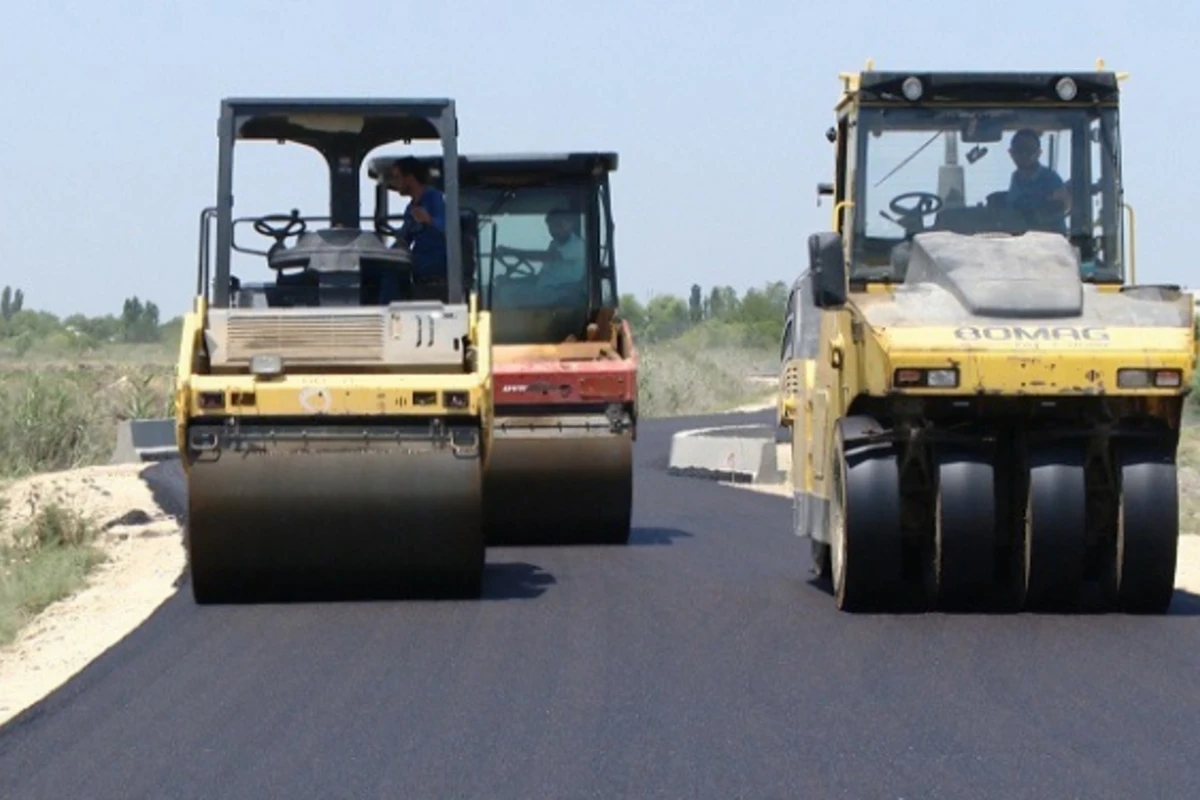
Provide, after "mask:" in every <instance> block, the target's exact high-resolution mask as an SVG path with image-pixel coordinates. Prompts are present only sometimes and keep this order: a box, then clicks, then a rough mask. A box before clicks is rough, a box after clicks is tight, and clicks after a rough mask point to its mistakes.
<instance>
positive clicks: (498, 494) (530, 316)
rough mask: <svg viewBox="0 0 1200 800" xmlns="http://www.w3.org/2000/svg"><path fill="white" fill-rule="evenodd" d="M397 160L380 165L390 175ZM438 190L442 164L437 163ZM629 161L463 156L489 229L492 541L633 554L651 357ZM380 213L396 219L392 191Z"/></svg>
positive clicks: (464, 185)
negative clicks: (642, 374) (619, 261)
mask: <svg viewBox="0 0 1200 800" xmlns="http://www.w3.org/2000/svg"><path fill="white" fill-rule="evenodd" d="M394 161H395V159H394V158H392V157H381V158H378V159H373V160H372V162H371V166H370V172H369V174H370V175H372V176H374V177H376V178H378V177H379V176H382V175H386V174H387V173H388V171H389V170H390V169H391V165H392V164H393V163H394ZM426 163H427V164H428V166H429V170H430V174H431V175H432V176H433V180H434V182H435V183H436V182H437V181H438V180H439V179H440V178H439V176H442V175H443V173H442V164H441V160H440V159H436V158H429V159H426ZM616 169H617V154H616V153H611V152H567V153H545V154H519V153H504V154H492V155H475V154H472V155H463V156H460V157H459V165H458V176H459V182H460V185H461V191H460V197H461V201H462V205H463V207H464V209H465V210H466V211H467V212H469V213H471V214H473V215H475V217H476V219H477V220H478V222H477V224H478V231H479V260H478V273H477V278H476V285H477V286H478V291H479V296H480V301H481V303H482V305H483V308H484V309H485V310H487V311H488V312H489V313H490V318H491V321H492V327H491V330H492V334H493V357H492V400H493V403H494V408H495V414H496V417H495V425H494V429H493V440H492V445H491V452H490V455H489V459H488V470H487V474H486V475H485V476H484V498H485V503H484V507H485V512H484V514H485V522H486V527H487V542H488V544H489V545H567V544H615V545H620V544H625V543H627V542H628V540H629V535H630V523H631V514H632V508H633V442H634V440H635V438H636V436H637V375H638V359H637V350H636V348H635V346H634V341H633V331H632V330H631V328H630V325H629V323H628V321H626V320H622V319H620V318H619V317H618V316H617V312H618V301H617V298H618V289H617V269H616V259H615V254H614V243H613V229H614V224H613V215H612V200H611V188H610V182H609V176H610V174H611V173H612V172H614V171H615V170H616ZM376 195H377V212H376V213H377V214H379V215H381V216H386V215H387V199H388V192H387V190H386V186H385V185H383V184H380V185H379V188H378V189H377V192H376Z"/></svg>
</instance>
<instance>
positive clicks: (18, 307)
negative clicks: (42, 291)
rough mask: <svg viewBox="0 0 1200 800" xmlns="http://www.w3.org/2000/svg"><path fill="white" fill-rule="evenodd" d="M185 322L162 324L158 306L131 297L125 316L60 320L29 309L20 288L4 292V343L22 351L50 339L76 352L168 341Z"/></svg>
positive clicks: (0, 338)
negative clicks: (6, 342)
mask: <svg viewBox="0 0 1200 800" xmlns="http://www.w3.org/2000/svg"><path fill="white" fill-rule="evenodd" d="M181 324H182V319H181V318H179V317H176V318H174V319H171V320H169V321H167V322H166V323H164V322H162V320H161V319H160V312H159V308H158V306H157V305H156V304H155V303H154V302H153V301H150V300H145V301H143V300H142V299H141V298H139V297H136V296H134V297H128V298H126V299H125V302H124V304H123V306H122V308H121V313H120V314H119V315H117V314H106V315H104V316H99V317H89V316H86V315H84V314H72V315H71V316H69V317H66V318H62V319H60V318H59V317H58V316H56V315H54V314H51V313H50V312H48V311H37V310H33V309H29V308H26V307H25V293H24V292H23V291H22V290H21V289H19V288H16V287H12V286H5V287H4V289H3V290H0V342H4V341H5V340H8V341H10V342H12V343H14V344H15V346H16V349H17V351H18V352H23V351H24V350H27V349H28V348H29V346H30V345H31V344H32V343H33V342H35V341H44V340H49V339H58V340H61V343H62V344H64V345H67V346H69V347H70V348H71V349H76V350H89V349H94V348H96V347H99V346H100V345H103V344H152V343H158V342H164V341H166V340H168V339H169V338H170V336H171V334H172V332H173V331H174V330H178V329H179V327H180V326H181Z"/></svg>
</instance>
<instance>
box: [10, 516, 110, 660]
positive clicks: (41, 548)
mask: <svg viewBox="0 0 1200 800" xmlns="http://www.w3.org/2000/svg"><path fill="white" fill-rule="evenodd" d="M2 512H3V509H2V508H0V513H2ZM97 533H98V531H97V528H96V526H95V525H94V524H93V523H92V522H91V521H90V520H88V519H86V518H84V517H83V516H82V515H80V514H78V513H77V512H75V511H71V510H70V509H66V508H63V507H62V506H58V505H47V506H45V507H43V508H41V509H40V510H39V511H38V513H37V514H36V515H35V516H34V518H33V519H32V520H30V521H29V523H28V524H26V525H25V526H23V527H22V528H20V529H19V530H17V531H15V532H14V533H13V535H12V536H11V537H10V539H9V540H8V541H6V542H5V543H4V544H3V545H0V645H7V644H9V643H10V642H12V640H13V639H14V638H15V637H16V635H17V632H18V631H19V630H20V629H21V628H22V627H23V626H24V625H25V624H27V623H28V622H29V621H30V620H31V619H33V617H35V616H36V615H37V614H38V613H39V612H41V611H42V610H43V609H45V608H46V607H47V606H49V605H50V604H51V603H54V602H56V601H58V600H61V599H63V598H65V597H68V596H70V595H71V594H73V593H74V592H76V591H77V590H78V589H79V588H80V587H81V586H83V584H84V581H85V580H86V578H87V575H88V573H89V572H90V571H91V570H92V568H94V567H95V566H96V565H98V564H101V563H103V562H104V560H105V556H104V554H103V553H102V552H101V551H100V550H99V549H97V548H96V547H95V546H94V545H93V542H94V541H95V538H96V535H97Z"/></svg>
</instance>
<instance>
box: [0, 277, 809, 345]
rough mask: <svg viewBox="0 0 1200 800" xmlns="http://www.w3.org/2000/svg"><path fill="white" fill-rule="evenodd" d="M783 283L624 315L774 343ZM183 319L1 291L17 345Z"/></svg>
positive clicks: (115, 339)
mask: <svg viewBox="0 0 1200 800" xmlns="http://www.w3.org/2000/svg"><path fill="white" fill-rule="evenodd" d="M787 292H788V289H787V284H785V283H783V282H782V281H775V282H772V283H768V284H766V285H765V286H763V287H761V288H752V289H749V290H747V291H746V292H745V294H741V295H739V294H738V292H737V290H735V289H734V288H732V287H730V286H713V287H711V288H709V289H708V290H707V291H705V290H704V289H703V288H702V287H701V286H700V285H699V284H693V285H692V287H691V291H690V293H689V294H688V295H687V296H686V297H683V296H679V295H674V294H655V295H653V296H651V297H650V298H649V299H648V300H646V301H645V302H643V301H642V300H640V299H638V298H637V297H636V296H634V295H632V294H624V295H622V296H621V315H622V316H623V317H624V318H625V319H627V320H629V323H630V325H632V326H633V331H634V337H635V339H636V340H637V341H639V342H646V343H651V342H664V341H669V340H673V339H679V338H680V337H684V336H687V337H688V339H687V341H688V342H689V343H695V344H698V345H707V344H712V345H728V346H733V347H756V348H758V347H765V348H775V347H777V346H778V344H779V335H780V330H781V328H782V325H783V314H784V310H785V308H786V306H787ZM180 325H181V319H180V318H179V317H175V318H172V319H170V320H167V321H166V322H163V321H162V320H161V312H160V311H159V308H158V306H157V305H156V304H155V303H154V302H152V301H149V300H142V299H140V298H138V297H136V296H134V297H128V298H126V299H125V301H124V303H123V305H122V308H121V313H120V314H119V315H118V314H106V315H104V316H98V317H89V316H86V315H83V314H72V315H71V316H68V317H66V318H62V319H60V318H59V317H57V316H55V315H54V314H51V313H49V312H47V311H36V310H31V309H29V308H26V307H25V295H24V293H23V292H22V291H21V290H20V289H19V288H16V287H10V286H6V287H4V289H3V291H2V292H0V343H3V342H4V341H5V340H9V341H10V342H12V341H16V342H17V345H18V350H24V349H27V348H28V343H30V342H33V341H38V340H47V339H51V338H56V339H60V340H61V343H62V344H65V345H68V346H70V347H71V348H72V349H80V350H88V349H93V348H95V347H99V346H100V345H104V344H121V343H128V344H148V343H157V342H164V343H170V342H171V341H172V340H173V339H172V337H173V335H174V334H176V333H177V332H178V330H179V327H180Z"/></svg>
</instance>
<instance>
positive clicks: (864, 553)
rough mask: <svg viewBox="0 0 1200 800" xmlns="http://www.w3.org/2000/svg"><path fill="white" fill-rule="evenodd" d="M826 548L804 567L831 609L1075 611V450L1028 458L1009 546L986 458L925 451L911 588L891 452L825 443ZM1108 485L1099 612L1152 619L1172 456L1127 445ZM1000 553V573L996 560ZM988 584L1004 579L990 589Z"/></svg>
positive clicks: (1171, 520)
mask: <svg viewBox="0 0 1200 800" xmlns="http://www.w3.org/2000/svg"><path fill="white" fill-rule="evenodd" d="M835 447H836V450H835V457H834V460H833V465H832V466H833V469H832V475H831V477H832V490H831V491H832V497H831V498H830V504H829V509H830V510H829V519H828V527H827V530H828V532H829V542H828V543H819V542H815V541H814V542H813V545H814V547H813V559H814V567H815V568H816V570H817V571H818V573H819V574H820V575H821V576H822V577H825V578H828V579H830V580H831V581H832V584H833V591H834V596H835V598H836V601H837V605H838V607H839V608H840V609H843V610H847V611H888V610H893V609H897V608H902V607H905V606H906V605H910V604H913V603H915V604H917V605H920V606H921V607H924V608H930V607H932V608H937V609H942V610H964V609H978V608H981V607H993V608H995V607H999V608H1001V609H1004V610H1009V611H1019V610H1028V611H1063V610H1072V609H1078V608H1079V607H1080V603H1081V600H1082V598H1083V596H1084V594H1083V590H1084V588H1085V563H1086V557H1087V555H1088V551H1089V541H1088V522H1089V520H1088V515H1089V513H1091V512H1090V511H1089V508H1090V506H1089V498H1088V484H1087V480H1086V475H1085V461H1084V457H1083V452H1082V449H1081V448H1072V447H1070V446H1065V445H1063V444H1062V443H1057V444H1054V443H1052V444H1046V445H1043V446H1040V447H1033V448H1031V449H1030V450H1029V452H1028V456H1027V458H1026V460H1025V465H1024V477H1025V478H1026V479H1025V481H1024V485H1025V488H1026V491H1025V496H1024V507H1023V508H1019V507H1018V508H1017V509H1016V510H1017V511H1018V512H1019V513H1020V516H1021V524H1019V525H1018V531H1017V535H1016V536H1015V537H1013V539H1014V540H1015V541H1010V545H1011V546H1010V547H1009V548H1008V549H1007V550H1005V548H1004V547H1002V546H998V543H1000V542H1003V541H1005V534H1006V531H1005V529H1004V527H1003V525H1002V524H1001V523H1000V521H999V517H1000V515H998V514H997V507H998V502H997V490H996V487H997V480H996V472H995V467H994V464H993V463H992V460H991V459H990V458H989V457H988V456H987V455H982V454H980V453H977V452H972V451H971V450H969V449H955V448H946V449H940V450H937V451H935V461H934V463H935V468H936V482H937V483H936V485H937V488H936V493H935V510H934V517H935V520H934V533H933V536H932V541H931V542H930V543H929V545H928V546H926V547H924V548H923V549H922V552H921V553H920V561H921V564H920V567H919V574H920V576H921V578H920V579H919V580H918V581H915V583H916V585H915V586H914V585H913V584H914V581H913V580H912V578H911V571H910V572H906V571H905V569H904V565H905V556H906V553H905V549H906V548H905V543H904V537H903V534H902V527H901V514H902V502H901V488H900V487H901V481H900V457H899V449H898V447H897V446H896V445H894V444H890V443H875V444H869V445H863V446H860V447H851V448H850V449H847V448H846V446H845V445H844V443H843V440H842V438H841V435H840V434H839V436H838V437H837V440H836V445H835ZM1113 457H1114V462H1115V463H1114V467H1115V470H1114V471H1115V473H1116V477H1117V481H1118V486H1117V487H1115V489H1116V491H1117V497H1118V502H1117V504H1116V509H1115V516H1116V519H1115V521H1114V522H1115V524H1114V525H1113V527H1114V528H1115V534H1114V535H1113V536H1112V537H1111V541H1109V540H1106V544H1105V546H1104V547H1103V550H1102V552H1101V554H1100V564H1099V569H1098V577H1099V580H1098V581H1097V582H1096V583H1097V588H1098V597H1099V601H1100V607H1101V609H1103V610H1116V611H1122V612H1126V613H1141V614H1161V613H1165V612H1166V611H1167V609H1168V607H1169V606H1170V603H1171V599H1172V597H1173V595H1174V584H1175V569H1176V559H1177V546H1178V536H1179V508H1178V486H1177V477H1176V467H1175V462H1174V450H1173V448H1168V447H1164V446H1162V445H1160V444H1157V443H1155V442H1138V441H1131V442H1130V443H1128V444H1127V445H1126V444H1124V443H1122V444H1121V445H1120V446H1118V447H1115V448H1114V451H1113ZM1003 552H1007V553H1008V554H1009V555H1008V557H1007V558H1006V559H1004V560H1007V562H1008V563H1007V564H998V563H997V562H998V558H997V554H998V553H1003ZM997 575H1004V576H1007V578H1006V579H1005V580H1002V581H996V576H997Z"/></svg>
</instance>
